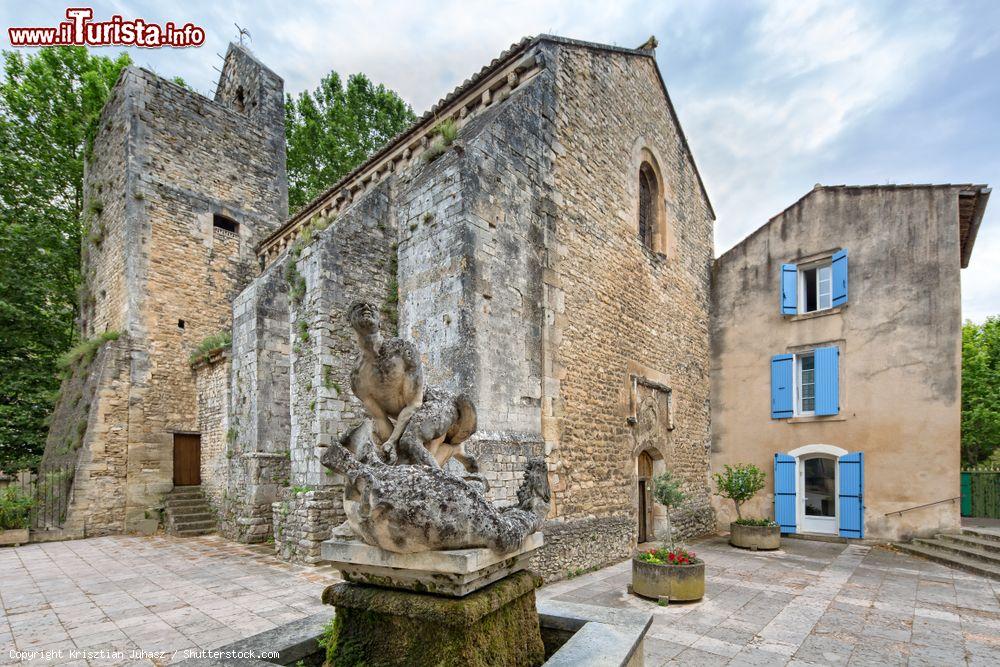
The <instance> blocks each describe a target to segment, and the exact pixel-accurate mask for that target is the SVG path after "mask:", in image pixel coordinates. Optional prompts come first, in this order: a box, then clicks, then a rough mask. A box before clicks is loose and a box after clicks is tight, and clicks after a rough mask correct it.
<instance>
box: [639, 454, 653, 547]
mask: <svg viewBox="0 0 1000 667" xmlns="http://www.w3.org/2000/svg"><path fill="white" fill-rule="evenodd" d="M638 468H639V470H638V473H639V474H638V477H639V507H638V510H639V512H638V514H639V542H640V543H642V542H651V541H653V539H655V536H654V535H653V458H652V457H651V456H650V455H649V454H648V453H647V452H642V453H641V454H639V465H638Z"/></svg>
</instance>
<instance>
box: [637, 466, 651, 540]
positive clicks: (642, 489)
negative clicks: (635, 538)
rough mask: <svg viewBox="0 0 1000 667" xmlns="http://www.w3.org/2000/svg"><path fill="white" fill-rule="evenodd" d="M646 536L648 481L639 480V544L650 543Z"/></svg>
mask: <svg viewBox="0 0 1000 667" xmlns="http://www.w3.org/2000/svg"><path fill="white" fill-rule="evenodd" d="M648 541H649V536H648V535H646V480H644V479H640V480H639V544H642V543H643V542H648Z"/></svg>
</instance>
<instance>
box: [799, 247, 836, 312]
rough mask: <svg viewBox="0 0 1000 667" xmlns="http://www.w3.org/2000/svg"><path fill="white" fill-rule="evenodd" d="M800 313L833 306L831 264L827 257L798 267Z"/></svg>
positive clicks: (827, 308)
mask: <svg viewBox="0 0 1000 667" xmlns="http://www.w3.org/2000/svg"><path fill="white" fill-rule="evenodd" d="M798 269H799V289H798V292H799V309H798V312H800V313H814V312H816V311H817V310H829V309H830V308H832V307H833V266H832V263H831V261H830V260H829V259H827V260H823V261H821V262H813V263H812V264H805V265H802V266H799V267H798Z"/></svg>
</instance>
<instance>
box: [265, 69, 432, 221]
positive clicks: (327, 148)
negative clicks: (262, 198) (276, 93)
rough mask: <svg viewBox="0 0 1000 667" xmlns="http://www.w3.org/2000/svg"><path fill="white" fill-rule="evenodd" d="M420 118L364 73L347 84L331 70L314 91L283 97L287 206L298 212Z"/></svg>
mask: <svg viewBox="0 0 1000 667" xmlns="http://www.w3.org/2000/svg"><path fill="white" fill-rule="evenodd" d="M415 119H416V116H414V115H413V109H411V108H410V106H409V105H408V104H406V102H404V101H403V100H402V99H401V98H400V97H399V95H397V94H396V93H395V92H393V91H391V90H389V89H387V88H386V87H385V86H383V85H381V84H380V85H378V86H376V85H374V84H373V83H372V82H371V80H369V79H368V77H366V76H365V75H364V74H352V75H351V76H350V77H349V78H348V79H347V85H346V86H344V85H343V82H342V81H341V78H340V75H339V74H337V73H336V72H330V73H329V74H328V75H327V76H326V77H324V78H323V80H322V81H321V82H320V85H319V87H318V88H316V90H315V91H314V92H313V93H312V94H310V93H309V92H308V91H305V92H302V93H300V94H299V96H298V97H297V98H293V97H292V96H291V95H289V96H288V97H287V99H286V100H285V138H286V140H287V142H288V158H287V159H288V208H289V210H291V211H297V210H298V209H300V208H302V207H303V206H305V205H306V204H307V203H309V201H310V200H311V199H312V198H313V197H315V196H316V195H318V194H319V193H320V192H322V191H323V190H325V189H326V188H328V187H330V186H331V185H333V184H334V183H336V182H337V181H338V180H340V178H341V177H343V176H344V175H346V174H347V173H348V172H350V171H351V170H352V169H354V168H355V167H357V166H358V165H359V164H361V163H362V162H364V160H365V159H366V158H367V157H368V156H369V155H371V154H372V153H374V152H375V151H376V150H378V149H379V148H381V147H382V146H384V145H385V144H386V142H388V141H389V139H391V138H392V137H394V136H395V135H397V134H399V133H400V132H402V131H403V130H404V129H406V127H407V126H409V125H410V124H411V123H413V121H414V120H415Z"/></svg>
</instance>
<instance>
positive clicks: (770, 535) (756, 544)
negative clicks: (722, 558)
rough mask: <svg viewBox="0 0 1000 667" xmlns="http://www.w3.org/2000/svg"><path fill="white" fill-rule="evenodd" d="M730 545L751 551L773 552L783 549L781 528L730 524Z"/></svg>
mask: <svg viewBox="0 0 1000 667" xmlns="http://www.w3.org/2000/svg"><path fill="white" fill-rule="evenodd" d="M729 543H730V544H731V545H733V546H734V547H740V548H741V549H749V550H750V551H757V550H760V551H771V550H774V549H778V548H780V547H781V526H744V525H742V524H738V523H731V524H729Z"/></svg>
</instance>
